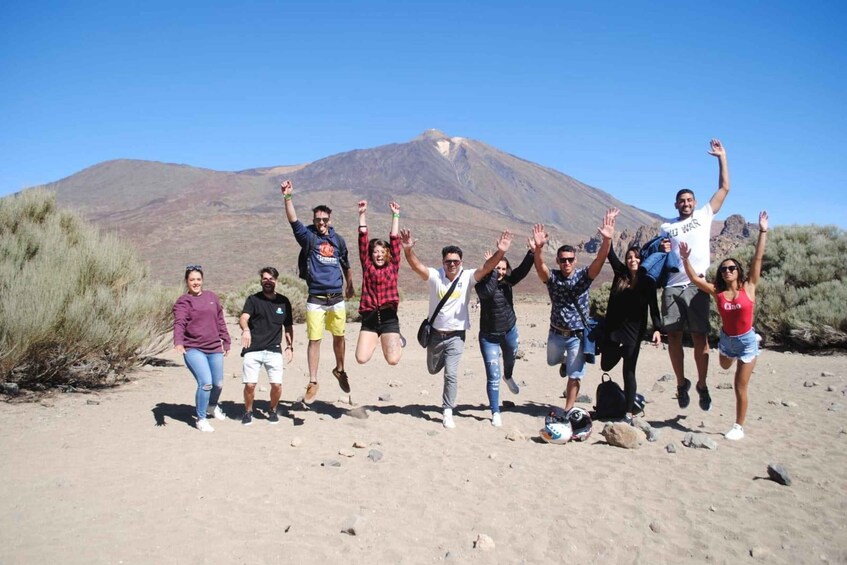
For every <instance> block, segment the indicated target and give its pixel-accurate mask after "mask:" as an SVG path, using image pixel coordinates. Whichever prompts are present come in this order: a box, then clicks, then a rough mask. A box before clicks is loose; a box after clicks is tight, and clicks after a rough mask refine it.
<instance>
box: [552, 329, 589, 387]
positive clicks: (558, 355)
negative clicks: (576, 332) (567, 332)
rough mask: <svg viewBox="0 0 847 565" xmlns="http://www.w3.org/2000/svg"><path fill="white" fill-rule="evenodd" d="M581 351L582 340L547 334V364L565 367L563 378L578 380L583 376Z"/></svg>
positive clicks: (574, 337) (576, 337)
mask: <svg viewBox="0 0 847 565" xmlns="http://www.w3.org/2000/svg"><path fill="white" fill-rule="evenodd" d="M582 353H583V351H582V338H581V337H579V336H571V337H563V336H561V335H559V334H556V333H553V332H549V333H548V334H547V364H548V365H550V366H551V367H552V366H553V365H561V364H564V366H565V376H567V377H568V378H569V379H575V380H579V379H581V378H582V377H584V376H585V357H584V356H583V354H582Z"/></svg>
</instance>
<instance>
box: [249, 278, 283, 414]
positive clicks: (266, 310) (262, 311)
mask: <svg viewBox="0 0 847 565" xmlns="http://www.w3.org/2000/svg"><path fill="white" fill-rule="evenodd" d="M259 276H260V277H261V283H262V292H257V293H256V294H253V295H250V296H248V297H247V300H246V301H245V302H244V308H243V309H242V312H241V317H240V318H239V319H238V325H239V326H241V331H242V333H241V344H242V345H243V346H244V348H243V349H242V350H241V356H242V357H244V365H243V372H242V381H243V382H244V416H242V418H241V423H242V424H244V425H245V426H249V425H250V424H252V423H253V398H254V396H255V393H256V383H258V382H259V371H260V369H261V368H262V366H264V367H265V370H266V371H267V373H268V380H269V381H270V383H271V406H270V410H269V411H268V422H269V423H271V424H277V423H279V416H278V415H277V413H276V408H277V406H278V405H279V399H280V397H281V396H282V367H283V361H282V359H283V356H285V361H286V362H288V363H290V362H291V359H292V357H293V356H294V345H293V344H294V328H293V325H294V322H293V318H292V315H291V302H289V301H288V298H286V297H285V296H283V295H281V294H279V293H278V292H276V281H277V278H279V271H277V270H276V269H274V268H273V267H265V268H263V269H262V270H261V271H259ZM283 328H284V329H285V332H284V338H283Z"/></svg>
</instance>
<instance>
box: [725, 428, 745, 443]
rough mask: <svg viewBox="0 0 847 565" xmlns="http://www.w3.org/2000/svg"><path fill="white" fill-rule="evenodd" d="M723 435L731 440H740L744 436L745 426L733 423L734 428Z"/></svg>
mask: <svg viewBox="0 0 847 565" xmlns="http://www.w3.org/2000/svg"><path fill="white" fill-rule="evenodd" d="M723 437H725V438H726V439H731V440H739V439H742V438H743V437H744V428H742V427H741V426H739V425H738V424H732V429H731V430H729V431H728V432H726V433H725V434H724V435H723Z"/></svg>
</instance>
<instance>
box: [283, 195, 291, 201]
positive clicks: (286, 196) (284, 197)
mask: <svg viewBox="0 0 847 565" xmlns="http://www.w3.org/2000/svg"><path fill="white" fill-rule="evenodd" d="M282 199H283V200H291V195H290V194H283V195H282Z"/></svg>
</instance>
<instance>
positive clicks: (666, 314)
mask: <svg viewBox="0 0 847 565" xmlns="http://www.w3.org/2000/svg"><path fill="white" fill-rule="evenodd" d="M662 323H663V329H664V331H666V332H681V331H685V330H686V329H687V330H688V331H689V332H690V333H693V334H708V333H709V295H708V294H706V293H705V292H703V291H702V290H700V289H699V288H697V287H696V286H694V285H693V284H690V285H688V286H668V287H665V290H664V292H662Z"/></svg>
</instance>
